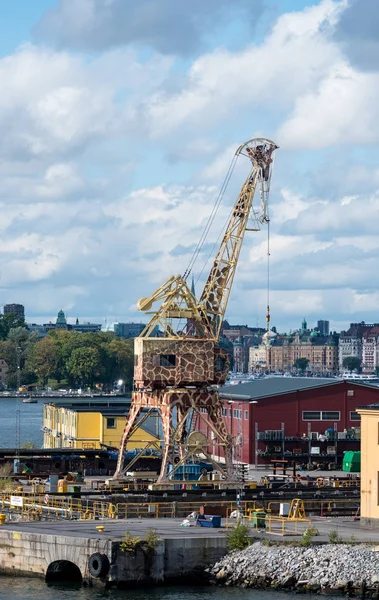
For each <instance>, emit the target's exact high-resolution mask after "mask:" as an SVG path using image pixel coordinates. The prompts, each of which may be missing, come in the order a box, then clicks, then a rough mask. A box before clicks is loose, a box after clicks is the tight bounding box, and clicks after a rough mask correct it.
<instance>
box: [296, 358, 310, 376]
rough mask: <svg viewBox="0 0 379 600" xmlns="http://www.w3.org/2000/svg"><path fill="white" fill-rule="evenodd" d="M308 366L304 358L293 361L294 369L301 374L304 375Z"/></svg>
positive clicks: (307, 361)
mask: <svg viewBox="0 0 379 600" xmlns="http://www.w3.org/2000/svg"><path fill="white" fill-rule="evenodd" d="M308 364H309V360H308V359H307V358H305V357H302V358H297V359H296V360H295V362H294V365H293V366H294V367H295V369H298V370H299V371H301V372H302V373H305V371H306V369H307V366H308Z"/></svg>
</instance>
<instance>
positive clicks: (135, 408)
mask: <svg viewBox="0 0 379 600" xmlns="http://www.w3.org/2000/svg"><path fill="white" fill-rule="evenodd" d="M140 411H141V406H140V405H139V404H135V403H134V402H132V405H131V407H130V411H129V414H128V418H127V421H126V424H125V429H124V433H123V434H122V438H121V444H120V450H119V454H118V458H117V466H116V471H115V473H114V475H113V479H117V478H120V477H122V475H123V473H122V467H123V464H124V452H125V446H126V444H127V441H128V438H129V435H130V432H131V431H132V429H133V426H134V424H135V422H136V420H137V418H138V415H139V413H140Z"/></svg>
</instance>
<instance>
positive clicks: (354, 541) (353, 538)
mask: <svg viewBox="0 0 379 600" xmlns="http://www.w3.org/2000/svg"><path fill="white" fill-rule="evenodd" d="M356 541H357V540H356V537H355V535H354V534H353V535H351V536H350V537H349V539H348V540H347V543H348V544H355V543H356Z"/></svg>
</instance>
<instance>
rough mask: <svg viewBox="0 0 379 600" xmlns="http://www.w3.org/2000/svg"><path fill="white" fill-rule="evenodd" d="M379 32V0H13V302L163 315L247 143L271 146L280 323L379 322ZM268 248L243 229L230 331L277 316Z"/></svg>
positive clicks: (6, 111) (2, 62) (8, 205)
mask: <svg viewBox="0 0 379 600" xmlns="http://www.w3.org/2000/svg"><path fill="white" fill-rule="evenodd" d="M378 27H379V3H378V2H377V0H234V1H233V2H230V0H207V1H206V2H204V0H192V2H184V1H183V2H182V1H181V0H180V1H178V0H139V2H134V1H133V0H75V2H72V0H33V2H30V0H17V2H2V3H0V86H1V94H0V176H1V185H0V229H1V244H0V305H4V304H7V303H12V302H17V303H21V304H24V305H25V308H26V315H27V320H28V321H29V322H46V321H48V320H50V319H54V318H55V317H56V315H57V313H58V311H59V310H60V309H63V310H64V311H65V313H66V314H67V316H68V317H69V318H70V319H75V318H76V317H79V319H80V320H91V321H94V322H102V323H104V322H105V321H106V322H108V323H112V322H113V321H116V320H117V321H120V322H122V321H137V322H139V321H146V320H147V317H146V316H145V315H144V314H143V313H139V312H138V311H137V307H136V303H137V301H138V299H139V298H140V297H142V296H149V295H150V294H152V293H153V292H154V291H155V289H156V288H158V287H159V286H160V285H161V284H162V283H163V282H164V281H166V279H167V278H168V277H169V276H170V275H173V274H174V275H176V274H179V273H184V272H185V270H186V267H187V265H188V264H189V262H190V260H191V257H192V254H193V251H194V249H195V248H196V245H197V242H198V240H199V238H200V236H201V234H202V231H203V229H204V227H205V225H206V222H207V219H208V216H209V215H210V213H211V211H212V208H213V206H214V203H215V201H216V198H217V195H218V191H219V190H220V187H221V185H222V183H223V180H224V178H225V175H226V173H227V170H228V167H229V165H230V162H231V160H232V158H233V155H234V152H235V150H236V148H237V147H238V146H239V145H240V144H241V143H243V142H245V141H247V140H249V139H252V138H255V137H266V138H269V139H272V140H274V141H275V142H276V143H277V145H278V146H279V149H278V150H277V152H276V157H275V164H274V169H273V175H272V184H271V193H270V200H269V203H270V285H269V287H270V296H269V297H270V306H271V323H272V325H275V326H276V327H277V328H278V330H279V331H283V332H284V331H289V330H290V329H295V328H297V327H299V326H300V322H301V320H302V319H303V317H306V319H307V321H308V324H309V325H310V326H311V327H313V326H315V325H316V321H317V320H318V319H329V320H330V322H331V328H332V329H335V330H337V331H339V330H341V329H344V328H346V327H348V325H349V323H350V322H357V321H363V320H364V321H366V322H378V321H379V268H378V263H379V236H378V229H379V218H378V217H379V165H378V159H379V150H378V141H379V103H378V101H377V98H378V96H379V41H378V36H377V31H378ZM248 170H249V165H248V163H247V161H246V159H244V158H243V157H241V158H240V159H239V160H238V162H237V166H236V169H235V171H234V173H233V177H232V179H231V182H230V185H229V186H228V189H227V191H226V193H225V195H224V198H223V202H222V205H221V207H220V209H219V211H218V213H217V216H216V218H215V220H214V224H213V227H212V229H211V231H210V232H209V235H208V237H207V240H206V243H205V244H204V247H203V249H202V251H201V253H200V255H199V258H198V260H197V261H196V263H195V265H194V268H193V274H194V277H195V282H196V292H197V295H198V296H200V294H201V289H202V285H203V284H204V281H205V277H206V275H207V271H208V270H209V268H210V264H211V263H210V259H211V257H212V256H213V254H214V253H215V249H216V247H217V243H218V242H217V240H218V239H219V236H220V233H221V231H222V228H223V226H224V223H225V219H226V218H227V215H228V214H229V212H230V209H231V207H232V205H233V203H234V202H235V200H236V198H237V196H238V191H239V189H240V186H241V185H242V183H243V180H244V177H246V176H247V174H248ZM257 200H258V199H257ZM267 240H268V236H267V229H266V228H264V227H262V230H261V231H259V232H247V233H246V236H245V240H244V245H243V250H242V253H241V257H240V261H239V265H238V269H237V273H236V277H235V280H234V285H233V289H232V293H231V296H230V300H229V304H228V308H227V312H226V317H227V319H228V320H229V321H230V322H231V323H238V324H249V325H251V326H257V325H259V326H264V325H265V313H266V304H267V293H268V285H267V281H268V278H267Z"/></svg>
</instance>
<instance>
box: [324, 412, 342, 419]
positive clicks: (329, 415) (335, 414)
mask: <svg viewBox="0 0 379 600" xmlns="http://www.w3.org/2000/svg"><path fill="white" fill-rule="evenodd" d="M321 415H322V419H321V420H322V421H339V420H340V418H341V413H340V411H339V410H327V411H323V412H322V413H321Z"/></svg>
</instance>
